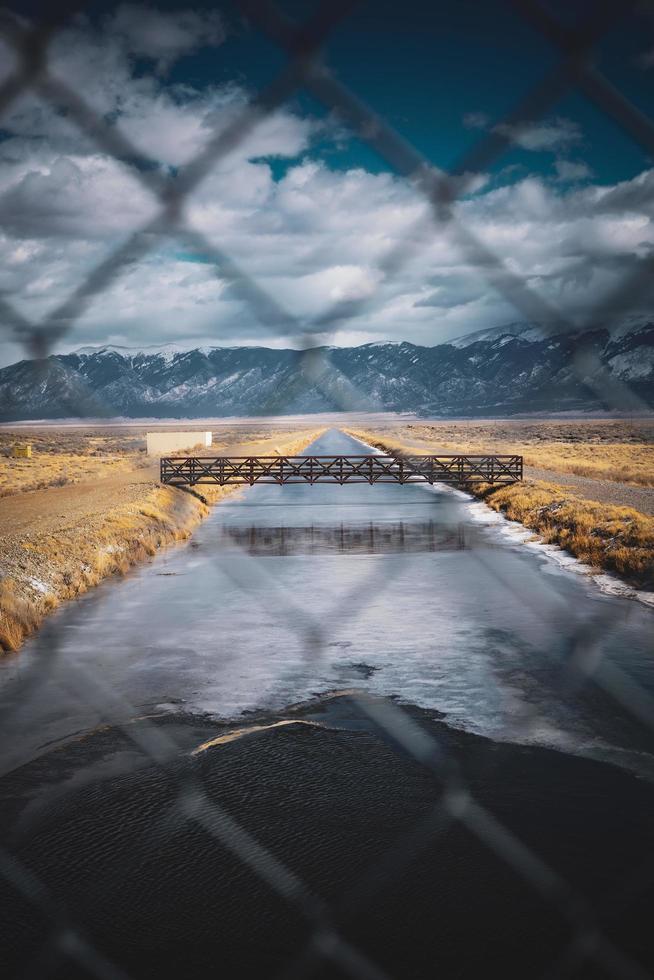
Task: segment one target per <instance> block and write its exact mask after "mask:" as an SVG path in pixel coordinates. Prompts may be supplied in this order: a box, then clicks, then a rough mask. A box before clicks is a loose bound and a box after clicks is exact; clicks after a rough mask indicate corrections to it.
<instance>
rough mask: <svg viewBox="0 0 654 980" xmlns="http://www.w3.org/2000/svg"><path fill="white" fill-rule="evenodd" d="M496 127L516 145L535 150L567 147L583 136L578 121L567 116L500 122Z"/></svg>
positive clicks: (496, 129) (553, 149)
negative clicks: (518, 122) (519, 122)
mask: <svg viewBox="0 0 654 980" xmlns="http://www.w3.org/2000/svg"><path fill="white" fill-rule="evenodd" d="M494 128H495V131H496V132H498V133H501V134H502V135H503V136H506V137H508V138H509V139H510V140H511V142H512V143H515V145H516V146H520V147H521V148H522V149H523V150H533V151H535V152H541V151H543V150H545V151H555V150H562V149H566V148H567V147H569V146H571V145H572V144H574V143H579V142H580V141H581V138H582V135H581V130H580V128H579V126H578V125H577V123H575V122H573V121H572V119H566V118H565V117H558V118H556V119H543V120H542V121H540V122H530V123H522V124H512V123H498V125H497V126H495V127H494Z"/></svg>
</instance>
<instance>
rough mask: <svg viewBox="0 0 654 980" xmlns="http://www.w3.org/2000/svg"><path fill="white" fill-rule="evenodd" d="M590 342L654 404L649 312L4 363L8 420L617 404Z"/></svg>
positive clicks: (489, 410)
mask: <svg viewBox="0 0 654 980" xmlns="http://www.w3.org/2000/svg"><path fill="white" fill-rule="evenodd" d="M581 350H583V351H585V352H589V351H590V352H591V354H592V355H593V356H594V358H595V360H594V363H595V365H596V367H595V368H593V369H592V370H594V371H595V372H596V373H597V365H601V370H603V371H605V372H606V373H607V374H608V375H610V376H611V377H613V378H615V379H616V380H618V381H620V382H622V383H626V384H627V385H628V386H629V388H630V389H631V390H632V391H633V392H634V393H635V394H636V395H637V396H638V397H639V398H640V399H641V405H645V406H647V405H649V406H652V405H654V320H652V321H649V322H648V321H644V320H642V319H641V320H639V321H638V322H634V323H633V324H632V325H631V329H626V328H624V329H621V330H619V331H614V332H613V333H612V334H609V333H608V331H606V330H602V329H598V330H594V331H589V332H587V333H585V334H583V335H575V336H570V335H568V334H560V335H558V336H546V337H543V336H542V335H541V334H540V331H538V330H537V328H534V327H532V326H529V325H528V324H527V325H525V324H508V325H507V326H505V327H500V328H493V329H491V330H487V331H479V332H477V333H475V334H472V335H469V336H468V337H466V338H461V339H460V340H457V341H455V342H450V343H446V344H440V345H438V346H436V347H420V346H417V345H416V344H411V343H408V342H407V341H403V342H401V343H392V342H388V343H374V344H364V345H362V346H360V347H331V348H327V347H325V348H315V349H313V350H311V351H308V352H301V351H297V350H284V349H271V348H266V347H203V348H195V349H192V350H185V349H183V348H181V347H179V346H178V345H175V344H165V345H161V346H154V347H147V348H142V349H138V350H136V349H131V348H126V347H116V346H106V347H98V348H93V347H82V348H80V349H79V350H77V351H74V352H73V353H71V354H59V355H53V356H51V357H49V358H47V359H46V360H44V361H39V362H37V361H20V362H19V363H17V364H12V365H11V366H9V367H6V368H3V369H1V370H0V419H3V420H5V421H9V420H16V419H30V418H32V419H34V418H60V417H64V416H76V415H91V416H99V415H109V416H126V417H142V416H151V417H159V418H161V417H170V416H173V417H175V416H177V417H182V416H185V417H190V418H193V417H197V418H200V417H203V416H231V415H276V414H289V413H299V412H321V411H334V410H343V409H357V410H380V409H386V410H389V411H400V412H407V411H409V412H416V413H418V414H424V415H445V416H447V415H473V416H474V415H476V416H482V415H491V416H492V415H500V414H501V415H511V414H514V413H518V412H520V413H523V412H534V411H542V412H553V411H557V412H560V411H586V410H597V409H600V408H603V407H607V406H604V405H603V404H602V400H601V391H602V384H603V382H604V381H605V378H604V379H599V382H598V383H597V384H595V383H594V382H595V381H596V380H597V379H594V378H592V377H588V376H587V377H586V378H585V379H584V380H582V379H581V378H580V377H579V374H578V373H577V371H576V370H575V369H574V364H575V357H576V355H577V354H578V353H579V351H581ZM584 363H585V364H586V365H587V364H588V363H589V362H588V361H585V362H584ZM585 370H587V368H585ZM598 391H599V392H600V394H598Z"/></svg>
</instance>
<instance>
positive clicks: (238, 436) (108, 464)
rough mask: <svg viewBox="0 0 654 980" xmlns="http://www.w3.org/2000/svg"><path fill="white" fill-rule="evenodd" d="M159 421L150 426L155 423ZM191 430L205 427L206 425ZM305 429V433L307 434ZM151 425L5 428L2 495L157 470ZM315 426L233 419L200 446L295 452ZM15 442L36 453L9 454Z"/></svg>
mask: <svg viewBox="0 0 654 980" xmlns="http://www.w3.org/2000/svg"><path fill="white" fill-rule="evenodd" d="M156 428H157V426H156V425H153V426H151V429H156ZM189 428H190V429H191V430H194V429H197V430H198V431H205V429H206V427H205V428H204V429H203V428H202V427H201V426H199V427H198V426H193V425H191V426H189ZM305 432H306V438H305ZM145 435H146V429H145V428H143V429H140V428H137V429H129V430H121V429H115V430H114V429H108V430H104V429H103V430H95V429H88V430H87V429H75V428H73V427H71V428H70V429H69V428H56V427H54V426H53V427H51V428H48V429H39V428H31V427H27V426H26V427H21V428H20V429H15V430H11V429H3V430H2V431H0V497H6V496H10V495H13V494H16V493H23V492H25V491H28V490H44V489H46V488H48V487H63V486H67V485H69V484H73V483H90V482H95V481H97V480H102V479H106V478H108V477H114V476H119V475H120V474H123V473H130V472H138V471H144V470H151V471H152V473H153V474H154V472H155V471H156V466H157V460H156V459H155V458H153V457H147V456H146V455H145ZM311 437H312V430H310V429H307V430H302V433H299V432H298V428H297V427H296V428H295V429H290V428H288V427H287V426H282V425H278V426H257V425H254V426H249V427H246V426H244V425H234V426H233V427H225V428H221V429H220V430H216V431H215V432H214V433H213V445H212V446H211V448H207V449H206V450H205V449H204V448H203V449H202V450H198V449H197V448H195V449H194V450H193V451H194V452H196V453H197V452H201V453H202V455H212V454H221V453H234V452H237V451H238V452H243V453H249V452H252V453H255V452H267V453H271V452H273V450H274V447H275V446H277V445H283V446H284V447H285V449H284V451H285V452H287V453H289V454H291V453H292V452H294V451H299V450H298V449H295V450H294V449H293V448H292V447H293V446H297V447H299V448H302V447H303V446H305V445H306V444H307V442H308V441H310V438H311ZM15 442H29V443H31V445H32V447H33V456H32V457H31V459H15V458H13V457H12V456H11V455H10V452H11V447H12V445H13V444H14V443H15Z"/></svg>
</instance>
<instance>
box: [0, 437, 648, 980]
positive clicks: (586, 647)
mask: <svg viewBox="0 0 654 980" xmlns="http://www.w3.org/2000/svg"><path fill="white" fill-rule="evenodd" d="M311 451H314V452H315V453H322V454H330V453H334V454H340V453H348V452H350V453H360V452H363V451H367V450H366V449H364V448H363V447H362V445H361V444H360V443H358V442H356V441H355V440H353V439H351V438H350V437H348V436H346V435H344V434H343V433H339V432H335V431H333V432H328V433H327V434H325V435H324V436H322V437H321V438H320V439H319V440H317V442H316V443H314V444H313V446H312V447H311ZM484 515H486V516H484ZM653 616H654V612H653V611H652V610H651V609H649V608H647V607H646V606H644V605H642V604H641V603H639V602H637V601H634V600H631V599H628V598H624V597H620V596H616V595H609V594H606V593H604V592H602V591H601V590H600V589H599V587H598V586H597V584H596V583H594V582H593V581H592V580H591V579H590V578H589V577H588V576H585V575H582V574H579V573H577V572H575V571H573V570H571V569H570V568H567V567H564V566H562V565H561V564H559V563H557V562H556V561H555V560H553V559H552V557H551V556H548V555H547V554H546V553H545V552H544V550H543V549H540V551H539V549H538V548H536V547H532V546H529V545H527V544H525V543H523V541H521V540H520V538H518V537H516V536H511V534H508V533H506V527H505V526H503V525H502V523H498V522H497V521H496V520H493V519H492V516H491V515H490V512H487V511H486V509H485V507H484V505H482V504H476V503H471V502H470V500H469V499H468V498H466V497H465V496H464V495H463V494H460V493H458V492H456V491H450V490H447V489H444V488H438V487H435V488H430V487H428V486H425V485H407V486H399V485H392V484H384V485H377V486H373V487H370V486H367V485H355V486H347V485H346V486H343V487H341V486H338V485H331V484H325V485H314V486H302V485H289V486H285V487H277V486H255V487H253V488H251V489H247V490H245V491H243V492H239V493H238V494H235V495H234V496H233V497H230V498H228V499H227V500H226V501H225V502H224V503H222V504H221V505H219V506H217V507H216V508H214V510H213V511H212V513H211V515H210V516H209V517H208V519H207V520H206V521H205V522H204V524H203V525H202V526H201V527H200V528H199V529H198V530H197V532H196V533H195V535H194V536H193V538H192V539H191V540H190V542H188V543H187V544H185V545H183V546H180V547H176V548H170V549H168V550H167V551H166V552H165V553H163V554H161V555H160V556H158V557H157V558H156V559H155V560H154V561H153V562H152V563H151V564H149V565H147V566H144V567H141V568H139V569H136V570H134V571H133V572H131V573H130V574H129V575H127V576H126V577H125V579H123V580H113V581H107V582H105V583H104V584H103V585H101V586H100V587H99V588H97V589H95V590H94V591H93V592H92V593H89V594H88V595H86V596H84V597H83V598H82V599H80V600H79V601H77V602H75V603H73V604H70V605H68V606H67V607H66V608H64V609H62V610H61V611H59V612H58V613H57V614H55V615H54V616H53V617H51V619H50V620H49V622H48V624H47V626H46V628H44V629H43V630H42V632H41V633H40V634H39V635H38V636H37V637H35V638H34V639H33V640H32V641H30V642H29V643H28V644H26V645H25V647H24V649H23V650H22V652H21V653H20V655H18V656H16V657H13V658H8V659H6V660H4V661H2V662H0V710H1V715H0V746H1V748H0V756H1V757H2V773H3V774H4V775H3V776H2V778H0V839H1V840H2V841H3V843H4V845H5V848H6V849H7V852H8V853H9V854H10V855H11V859H12V860H16V861H18V862H19V865H20V866H21V867H25V868H27V869H29V872H30V873H31V874H33V875H34V876H35V878H36V880H38V881H39V882H40V883H42V884H44V885H45V887H46V888H47V890H48V895H49V896H50V897H49V898H48V900H47V902H45V900H44V898H43V895H44V894H45V892H44V893H41V892H38V894H37V895H36V897H35V895H34V894H32V892H31V891H30V887H31V886H29V885H26V884H25V882H26V881H29V879H25V878H19V879H16V880H14V881H12V883H11V885H7V880H5V879H3V882H2V884H0V917H1V919H2V921H3V923H4V924H5V926H6V930H5V931H6V936H8V937H10V939H9V941H8V942H5V943H4V944H3V948H2V950H0V966H1V965H2V958H3V956H6V958H7V964H6V969H5V973H6V975H8V976H11V977H13V976H23V975H30V976H35V977H39V976H41V975H43V976H46V975H47V976H54V977H61V978H66V980H72V978H75V980H77V978H78V977H80V978H82V977H87V976H89V975H96V974H95V973H94V972H93V970H89V961H88V958H87V959H86V960H85V959H84V956H76V955H73V954H71V952H70V949H71V948H72V947H70V945H69V946H68V947H66V949H68V952H67V951H66V950H65V949H64V947H63V945H62V944H61V943H59V944H58V940H57V939H56V937H58V936H59V935H60V933H59V932H58V931H57V930H62V929H64V926H62V924H61V923H62V922H64V923H65V929H69V927H70V925H71V923H72V926H73V928H74V929H75V930H79V935H82V936H83V937H85V940H88V943H89V948H91V949H92V950H93V955H96V954H100V955H101V956H102V957H103V960H102V964H103V970H104V972H102V973H101V975H103V976H110V977H113V976H121V977H122V976H124V975H125V973H126V974H127V975H129V976H132V977H136V978H140V977H155V976H156V977H157V978H159V980H160V978H162V977H164V978H165V977H167V976H171V977H172V976H174V977H176V978H178V977H188V978H192V980H194V978H196V977H197V978H200V977H205V976H208V975H213V974H214V973H218V974H221V973H222V974H223V975H225V976H234V977H250V976H252V977H255V976H256V977H261V978H267V977H270V976H280V977H282V976H283V977H287V976H288V977H291V976H313V975H315V976H320V977H323V978H325V980H327V978H329V980H331V978H336V977H341V976H365V977H368V976H370V977H390V976H393V977H398V978H416V980H422V978H427V977H432V976H435V975H437V976H444V977H451V976H452V977H453V976H457V977H458V976H461V977H464V976H466V977H467V976H470V977H473V976H474V977H477V976H481V975H485V973H487V972H488V968H489V966H491V967H492V968H493V969H495V968H497V971H498V972H499V973H500V974H501V975H502V976H504V977H516V978H518V977H520V978H521V980H522V978H524V977H527V976H529V977H531V976H534V977H535V976H541V975H548V976H552V977H554V976H559V975H561V976H563V975H565V976H568V975H573V974H572V973H571V972H570V967H571V964H572V966H575V965H578V966H579V971H578V972H577V973H574V975H575V976H580V977H588V978H594V977H600V976H605V975H606V976H629V977H631V976H633V977H641V976H647V975H649V974H648V973H647V969H648V968H654V948H653V946H652V941H651V938H650V934H651V929H649V927H648V926H647V922H648V920H649V910H650V909H651V900H652V895H651V892H652V887H651V885H652V880H653V879H654V869H652V867H651V854H652V850H653V848H652V844H653V843H654V841H653V839H652V828H653V827H654V739H653V737H652V727H651V724H652V715H651V704H652V697H654V658H653V657H652V654H653V652H654V650H653V647H654V642H653V635H654V631H653V630H652V623H653ZM347 692H355V693H354V696H348V694H347ZM357 692H363V693H369V694H372V695H375V696H380V697H381V698H383V699H384V701H383V702H382V703H388V704H391V705H393V715H392V717H393V718H395V719H397V718H400V719H403V718H405V719H406V720H407V725H408V726H409V727H408V728H407V731H408V730H411V731H415V730H416V728H415V726H418V728H419V729H420V730H421V731H422V732H423V733H427V734H428V735H429V736H430V737H431V738H432V739H433V740H434V744H438V745H439V747H440V750H441V751H442V752H444V754H445V756H446V757H448V758H450V759H454V760H456V763H457V765H458V766H459V767H460V769H461V771H462V772H463V773H464V775H465V780H466V785H467V787H468V789H469V790H470V792H471V793H472V796H473V797H474V799H475V800H476V801H477V802H478V803H479V805H480V806H482V807H483V808H484V809H485V810H486V811H487V812H488V813H490V814H492V815H493V821H497V825H496V826H497V827H500V826H502V827H504V828H507V829H508V830H509V831H510V832H511V833H513V834H515V835H516V839H517V840H520V841H521V842H523V843H525V844H526V845H527V846H528V847H529V848H531V850H532V852H533V853H534V854H535V855H537V856H538V858H539V859H540V860H543V861H545V863H546V864H547V865H548V867H550V868H553V869H554V871H555V872H556V873H557V874H559V875H561V876H562V878H564V879H565V880H566V881H567V882H568V883H569V885H570V887H571V888H572V889H573V890H575V891H576V892H578V893H579V894H580V895H582V896H585V899H584V901H585V900H586V899H588V900H589V901H591V904H592V905H593V912H592V915H591V916H590V918H589V917H588V914H587V912H586V911H583V908H584V905H583V901H582V902H581V904H579V903H576V902H575V903H571V902H569V901H567V899H566V900H565V901H564V900H563V894H561V895H558V893H557V892H556V889H554V890H552V889H550V892H551V894H550V895H549V897H548V898H545V899H543V896H542V895H541V894H540V892H539V889H538V888H537V887H536V885H535V882H534V881H533V880H531V879H530V875H529V874H527V875H526V876H525V874H524V873H523V872H524V864H523V865H522V870H521V869H520V867H518V866H517V865H520V861H518V862H517V865H514V864H513V863H512V862H513V860H514V858H515V853H514V852H511V849H510V848H509V849H508V850H507V847H506V841H505V842H504V844H503V845H502V846H501V847H499V846H498V840H499V836H498V832H497V831H495V832H494V835H491V836H490V838H489V837H486V838H484V836H483V835H481V837H480V835H479V834H478V833H476V832H473V831H471V829H470V827H469V826H468V827H466V826H464V824H463V822H460V821H458V820H456V819H454V820H450V821H445V822H443V819H442V812H441V810H440V809H439V801H440V800H441V793H442V789H443V785H442V784H441V783H439V780H438V779H436V780H435V779H434V773H433V772H432V771H431V770H429V767H427V769H425V767H424V766H423V765H421V764H418V763H417V762H416V760H415V758H413V757H407V756H406V755H403V754H402V752H399V753H398V751H397V745H396V744H394V742H393V739H392V738H391V739H390V743H393V744H389V738H386V737H385V736H384V733H383V732H382V735H381V737H380V732H379V730H378V729H376V728H375V727H374V726H372V727H371V725H370V724H369V720H368V721H367V720H366V718H365V717H363V716H362V715H361V712H360V711H359V709H358V706H357V705H358V702H357V697H356V694H357ZM289 719H290V720H295V721H301V722H303V723H302V724H293V725H282V726H277V727H270V726H271V725H272V724H274V723H275V722H277V721H280V720H281V721H288V720H289ZM306 722H308V724H306ZM248 727H249V728H250V729H251V730H252V732H253V734H249V735H246V736H245V737H240V738H231V736H230V737H229V738H228V739H227V740H224V739H223V740H222V741H221V740H220V736H222V735H225V734H226V733H230V732H231V731H232V730H233V729H248ZM157 733H159V734H161V735H162V736H164V740H163V741H162V742H159V741H158V738H157ZM395 735H398V731H397V730H396V731H395ZM217 738H218V739H219V740H218V741H215V740H216V739H217ZM402 738H403V736H402V735H400V742H401V741H402ZM211 741H215V745H214V747H212V748H209V749H207V750H206V751H201V752H200V753H199V754H197V753H196V752H195V751H194V750H196V749H197V748H198V747H199V746H201V745H203V744H205V743H206V742H211ZM395 741H397V739H395ZM170 744H173V745H174V746H175V747H176V748H177V749H178V757H177V756H176V757H175V759H174V763H173V766H172V770H171V766H170V760H169V763H168V765H164V766H162V765H161V764H160V762H161V759H160V758H159V753H160V752H161V751H167V749H166V746H168V747H169V746H170ZM189 766H190V767H192V770H191V769H189V768H188V767H189ZM190 771H192V772H193V776H194V778H195V779H199V780H200V784H201V786H202V793H203V797H204V798H205V800H208V801H210V802H211V803H212V804H213V805H214V806H216V807H219V808H220V810H221V812H224V811H226V812H227V813H229V814H230V815H231V818H233V819H236V820H237V821H238V822H239V824H240V825H241V826H242V827H244V828H245V829H246V830H247V832H248V833H249V834H251V835H252V839H253V840H256V841H257V842H260V843H262V844H263V846H265V847H266V848H268V849H269V850H270V851H271V852H272V853H273V854H274V855H275V857H276V858H277V859H278V860H280V861H281V862H283V864H284V865H285V866H286V867H287V868H290V869H291V870H292V871H293V873H294V874H296V875H298V876H299V877H300V878H301V880H302V881H303V883H304V885H306V887H307V889H308V892H310V893H311V894H313V895H318V896H319V897H320V899H321V900H322V901H324V902H325V903H326V904H327V905H329V907H330V915H333V916H334V919H333V922H334V923H335V926H336V928H337V930H338V932H339V935H340V936H341V937H344V939H345V940H346V941H347V942H348V943H352V944H353V946H352V948H353V949H355V950H356V957H355V960H354V961H353V960H352V959H351V958H350V959H348V956H349V955H350V954H349V953H348V955H346V956H345V957H344V958H343V957H339V955H338V949H339V948H340V947H338V946H334V944H333V943H331V944H327V946H325V947H324V948H323V954H324V955H320V956H316V946H315V944H314V945H313V946H312V945H311V936H312V934H313V933H312V929H313V928H315V925H316V921H315V916H314V918H313V919H312V916H313V915H314V913H313V912H312V911H311V910H312V909H313V904H312V902H307V903H305V902H299V903H298V902H296V903H295V904H294V903H293V901H290V902H289V901H287V898H288V896H286V897H284V896H283V895H281V896H280V894H279V893H277V892H275V888H274V887H271V885H270V880H268V879H266V880H262V877H261V875H260V874H259V873H258V872H257V870H256V869H253V867H252V866H251V865H248V864H247V861H246V862H245V863H244V862H243V852H242V849H241V850H239V848H240V845H239V847H236V848H235V849H234V847H232V846H225V845H224V841H223V839H222V837H221V836H220V834H218V835H216V833H215V832H214V833H212V832H211V830H210V828H208V827H207V825H206V822H205V823H204V824H203V823H202V821H198V820H194V819H189V817H188V814H187V813H181V812H180V810H179V795H178V794H179V789H180V786H182V787H183V786H186V785H187V783H185V782H184V779H185V778H186V776H187V775H188V773H189V772H190ZM177 776H179V780H178V779H177ZM231 818H230V819H231ZM416 828H420V833H417V830H416ZM398 842H402V844H401V846H400V844H399V843H398ZM246 851H247V847H246ZM516 853H517V852H516ZM389 854H392V855H393V856H394V857H393V860H391V861H389ZM1 857H2V852H1V851H0V858H1ZM19 865H16V867H18V866H19ZM527 866H528V867H531V869H532V872H533V867H532V866H531V865H529V862H527ZM8 867H9V868H10V870H11V868H13V867H14V866H13V865H11V866H9V865H6V864H2V862H0V871H3V869H5V870H6V868H8ZM539 873H540V872H539ZM536 877H537V876H536ZM264 878H266V875H264ZM371 882H372V884H371ZM557 896H558V897H557ZM60 904H61V907H65V909H66V912H65V915H63V917H62V916H60V913H59V912H58V911H55V912H54V913H53V912H52V909H55V910H57V909H59V908H60ZM44 905H47V910H45V912H44ZM572 908H574V910H575V911H574V912H571V911H570V910H571V909H572ZM580 909H582V911H580ZM52 915H54V921H55V925H54V928H53V922H52ZM58 916H59V918H58ZM593 916H596V917H597V921H595V920H593ZM318 918H319V919H320V916H318ZM591 920H593V921H591ZM597 923H599V925H597ZM65 929H64V932H65ZM595 930H599V931H597V932H596V931H595ZM600 934H601V935H602V936H603V937H605V938H604V939H603V940H602V942H606V943H607V945H606V946H605V947H600V946H599V945H597V949H600V948H602V949H603V950H604V953H605V954H606V955H605V956H604V959H605V960H606V963H607V964H609V965H611V964H612V967H611V969H610V970H608V972H607V973H606V974H605V973H604V972H602V969H601V968H600V967H598V962H600V961H601V962H603V961H602V958H601V957H600V956H599V954H598V955H597V956H595V957H594V958H593V957H592V956H591V958H590V959H587V957H586V956H585V953H587V952H588V950H591V951H592V949H593V948H594V947H593V943H596V944H597V943H599V940H598V938H597V937H598V936H599V935H600ZM76 935H78V933H77V932H76ZM65 936H68V937H69V933H68V932H65ZM580 938H583V940H584V943H585V945H583V949H582V945H581V944H579V948H577V946H576V945H574V944H575V942H577V941H579V940H580ZM67 941H68V940H67ZM571 943H572V944H573V946H572V947H571V946H570V944H571ZM580 950H582V952H583V955H582V953H580ZM616 950H617V952H616ZM325 951H326V952H325ZM584 951H585V952H584ZM341 953H342V949H341ZM357 957H360V958H357ZM98 962H99V961H94V964H92V965H95V966H96V967H97V966H98ZM353 963H354V964H355V965H353ZM107 964H110V968H109V967H107ZM348 964H349V965H348ZM616 964H617V965H618V966H619V967H620V969H623V968H624V971H623V972H622V973H621V972H617V973H616V972H615V970H613V972H612V968H613V967H615V966H616ZM564 967H565V968H566V969H567V970H568V972H567V973H564V972H561V973H559V972H557V971H558V970H559V968H560V969H561V970H562V971H563V969H564ZM114 968H115V969H120V970H123V971H124V972H123V973H112V972H111V970H112V969H114ZM548 970H549V973H547V971H548ZM30 971H31V972H30ZM375 971H376V972H375ZM629 971H631V972H629Z"/></svg>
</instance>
